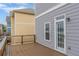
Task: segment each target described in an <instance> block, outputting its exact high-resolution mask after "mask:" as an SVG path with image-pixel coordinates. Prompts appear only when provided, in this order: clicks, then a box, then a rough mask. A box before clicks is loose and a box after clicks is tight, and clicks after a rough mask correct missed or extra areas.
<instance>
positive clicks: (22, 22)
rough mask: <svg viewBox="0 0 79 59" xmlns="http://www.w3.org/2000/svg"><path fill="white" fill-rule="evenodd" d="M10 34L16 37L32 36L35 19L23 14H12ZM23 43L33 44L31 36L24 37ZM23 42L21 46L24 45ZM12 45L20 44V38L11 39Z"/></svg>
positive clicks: (32, 16)
mask: <svg viewBox="0 0 79 59" xmlns="http://www.w3.org/2000/svg"><path fill="white" fill-rule="evenodd" d="M11 27H12V28H11V34H12V35H13V36H16V35H34V34H35V18H34V15H31V14H24V13H18V12H15V13H14V17H12V20H11ZM23 41H32V42H34V39H33V36H24V37H23ZM26 43H27V42H24V43H23V44H26ZM11 44H12V45H18V44H21V36H16V37H12V39H11Z"/></svg>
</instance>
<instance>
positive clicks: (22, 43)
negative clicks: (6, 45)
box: [21, 35, 23, 45]
mask: <svg viewBox="0 0 79 59" xmlns="http://www.w3.org/2000/svg"><path fill="white" fill-rule="evenodd" d="M21 44H22V45H23V35H22V36H21Z"/></svg>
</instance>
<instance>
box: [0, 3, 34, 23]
mask: <svg viewBox="0 0 79 59" xmlns="http://www.w3.org/2000/svg"><path fill="white" fill-rule="evenodd" d="M24 8H27V9H28V8H31V9H33V8H34V7H33V4H32V3H0V24H6V16H9V14H10V13H9V12H10V11H11V10H15V9H24Z"/></svg>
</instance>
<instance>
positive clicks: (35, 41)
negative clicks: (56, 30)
mask: <svg viewBox="0 0 79 59" xmlns="http://www.w3.org/2000/svg"><path fill="white" fill-rule="evenodd" d="M34 43H36V37H35V35H34Z"/></svg>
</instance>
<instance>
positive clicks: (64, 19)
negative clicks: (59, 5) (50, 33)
mask: <svg viewBox="0 0 79 59" xmlns="http://www.w3.org/2000/svg"><path fill="white" fill-rule="evenodd" d="M60 16H64V18H63V19H59V20H56V17H60ZM56 17H55V18H54V35H55V36H54V39H55V50H57V51H59V52H62V53H64V54H66V16H65V14H64V15H59V16H56ZM60 21H64V51H61V50H58V49H57V47H56V46H57V44H56V43H57V42H56V22H60Z"/></svg>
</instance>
